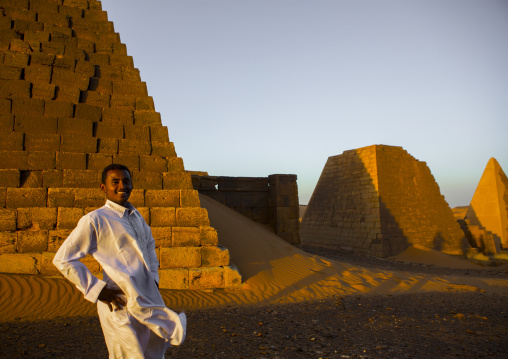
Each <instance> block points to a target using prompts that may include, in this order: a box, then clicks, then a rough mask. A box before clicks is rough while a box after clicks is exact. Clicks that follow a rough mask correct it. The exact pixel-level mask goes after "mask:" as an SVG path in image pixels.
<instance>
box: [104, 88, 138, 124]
mask: <svg viewBox="0 0 508 359" xmlns="http://www.w3.org/2000/svg"><path fill="white" fill-rule="evenodd" d="M110 101H111V108H115V109H121V110H126V111H131V112H132V111H134V109H135V107H136V97H135V96H130V95H119V94H114V93H113V94H111V100H110ZM132 123H134V117H133V122H132Z"/></svg>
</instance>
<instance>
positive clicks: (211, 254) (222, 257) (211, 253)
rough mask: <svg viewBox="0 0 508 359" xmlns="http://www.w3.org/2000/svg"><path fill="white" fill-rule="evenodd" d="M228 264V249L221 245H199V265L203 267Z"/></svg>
mask: <svg viewBox="0 0 508 359" xmlns="http://www.w3.org/2000/svg"><path fill="white" fill-rule="evenodd" d="M228 264H229V251H228V249H227V248H224V247H222V246H205V247H201V265H202V266H203V267H221V266H227V265H228Z"/></svg>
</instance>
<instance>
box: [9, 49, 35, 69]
mask: <svg viewBox="0 0 508 359" xmlns="http://www.w3.org/2000/svg"><path fill="white" fill-rule="evenodd" d="M23 51H24V50H23ZM29 58H30V56H28V54H27V53H23V52H7V53H6V54H5V58H4V65H7V66H10V67H19V68H23V67H26V66H27V64H28V59H29Z"/></svg>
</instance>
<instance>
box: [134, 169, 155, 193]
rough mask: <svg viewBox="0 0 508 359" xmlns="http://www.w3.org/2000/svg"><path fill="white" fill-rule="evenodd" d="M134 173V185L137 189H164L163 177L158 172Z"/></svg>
mask: <svg viewBox="0 0 508 359" xmlns="http://www.w3.org/2000/svg"><path fill="white" fill-rule="evenodd" d="M131 172H132V183H133V185H134V187H135V188H143V189H147V190H148V189H150V190H160V189H162V175H161V174H160V173H158V172H141V171H131Z"/></svg>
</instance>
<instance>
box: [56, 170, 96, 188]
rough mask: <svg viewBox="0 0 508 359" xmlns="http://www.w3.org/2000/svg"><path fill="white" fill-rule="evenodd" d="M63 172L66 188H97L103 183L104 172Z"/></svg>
mask: <svg viewBox="0 0 508 359" xmlns="http://www.w3.org/2000/svg"><path fill="white" fill-rule="evenodd" d="M63 172H64V174H63V185H64V187H70V188H97V187H98V186H99V184H100V183H101V172H102V171H94V170H73V169H68V170H67V169H65V170H64V171H63Z"/></svg>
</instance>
